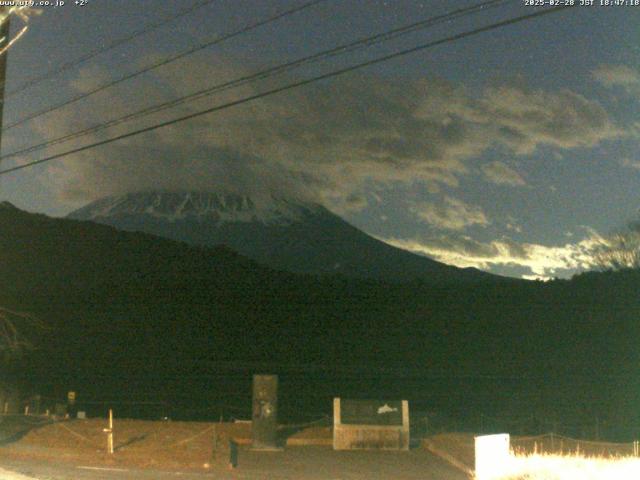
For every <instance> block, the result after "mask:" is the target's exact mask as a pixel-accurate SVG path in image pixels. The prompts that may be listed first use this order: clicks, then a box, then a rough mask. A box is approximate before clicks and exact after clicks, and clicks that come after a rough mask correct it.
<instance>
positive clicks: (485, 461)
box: [475, 433, 510, 480]
mask: <svg viewBox="0 0 640 480" xmlns="http://www.w3.org/2000/svg"><path fill="white" fill-rule="evenodd" d="M475 444H476V445H475V447H476V479H477V480H493V479H496V478H500V477H501V476H503V475H505V474H506V473H508V471H509V464H510V454H509V446H510V445H509V434H508V433H501V434H498V435H483V436H481V437H475Z"/></svg>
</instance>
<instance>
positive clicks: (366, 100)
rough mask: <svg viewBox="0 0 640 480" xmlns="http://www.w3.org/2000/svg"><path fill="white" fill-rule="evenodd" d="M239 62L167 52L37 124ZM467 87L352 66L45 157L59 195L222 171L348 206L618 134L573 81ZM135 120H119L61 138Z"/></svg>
mask: <svg viewBox="0 0 640 480" xmlns="http://www.w3.org/2000/svg"><path fill="white" fill-rule="evenodd" d="M185 71H189V72H190V74H189V75H184V72H185ZM246 72H247V71H246V70H245V69H242V68H239V67H238V66H237V65H236V64H234V63H233V62H231V61H229V60H228V59H225V58H219V59H217V60H216V59H214V60H210V61H208V62H207V63H203V62H191V63H190V62H182V63H176V64H171V65H169V66H167V67H166V68H163V69H160V70H159V71H157V72H155V73H153V74H149V75H148V77H146V80H142V79H141V80H139V81H138V82H136V83H135V84H134V85H132V86H130V87H126V86H122V88H117V89H114V90H108V91H105V92H102V93H101V94H99V95H96V96H94V97H91V99H90V101H87V102H83V103H82V104H81V105H80V104H78V105H76V106H74V108H73V109H68V110H65V111H63V112H56V115H52V116H48V117H44V118H41V119H39V121H37V122H34V124H33V125H34V131H33V132H32V133H34V134H35V135H36V136H38V137H40V138H41V139H45V140H46V139H50V138H53V137H57V136H59V135H61V134H64V133H67V132H69V131H74V130H77V129H78V127H79V126H81V125H86V124H94V123H98V122H100V121H104V120H105V119H109V118H116V117H118V116H120V115H123V114H125V113H128V112H131V111H132V110H136V109H139V108H141V107H143V106H148V105H153V104H155V103H158V102H160V101H162V100H166V99H167V98H175V97H177V96H179V95H184V94H185V93H188V92H193V91H194V90H197V89H199V88H202V86H203V85H212V84H218V83H220V82H224V81H227V80H229V79H232V78H237V77H240V76H242V75H245V74H246ZM192 73H193V74H192ZM94 75H99V72H98V73H96V72H94V71H93V70H92V71H91V72H90V74H87V72H86V71H83V70H81V71H80V72H79V74H78V76H77V78H75V79H74V80H72V82H71V85H72V86H73V88H74V89H76V90H77V91H80V92H82V91H86V90H87V89H88V88H90V87H91V86H92V85H90V83H91V82H92V79H93V78H95V77H94ZM286 81H290V79H286V78H280V79H271V80H268V81H266V82H264V83H261V84H256V85H245V86H243V87H241V88H240V89H238V90H226V91H224V92H221V93H220V95H218V96H216V97H213V98H202V99H199V100H198V101H197V102H193V103H189V104H185V105H181V106H179V107H177V108H176V109H174V110H173V111H171V112H163V113H157V114H155V115H153V116H151V117H149V118H146V119H141V120H138V121H136V123H135V124H134V125H135V127H137V128H139V127H144V126H147V125H151V124H153V123H156V122H159V121H162V120H167V119H170V118H173V117H175V116H178V115H183V114H188V113H192V112H194V111H197V110H203V109H206V108H208V107H212V106H215V105H219V104H223V103H226V102H230V101H234V100H237V99H240V98H243V97H245V96H247V95H252V94H255V93H256V92H259V91H263V90H265V89H268V88H271V87H273V86H276V85H281V84H282V83H283V82H286ZM140 92H144V95H140ZM473 93H474V94H473V95H470V94H469V93H468V92H466V91H465V89H464V88H463V87H459V86H454V85H451V84H448V83H446V82H442V81H437V80H430V79H421V80H417V81H407V80H405V81H402V82H394V81H389V80H383V79H380V78H375V77H372V76H370V75H367V76H364V75H350V76H345V77H340V78H337V79H335V80H334V81H333V82H330V83H327V82H325V83H323V84H315V85H309V86H306V87H304V88H301V89H295V90H290V91H287V92H284V93H281V94H278V95H274V96H270V97H264V98H261V99H259V100H255V101H253V102H250V103H246V104H243V105H239V106H236V107H233V108H229V109H226V110H224V111H220V112H216V113H213V114H211V115H207V116H202V117H198V118H195V119H193V120H191V121H189V122H183V123H178V124H174V125H171V126H169V127H165V128H163V129H161V130H156V131H153V132H150V133H147V134H145V135H141V136H137V137H131V138H128V139H126V140H124V141H120V142H118V143H117V144H112V145H108V146H105V147H100V148H97V149H93V150H90V151H87V152H85V153H82V154H78V155H74V156H73V157H69V158H66V159H65V160H63V161H61V162H60V163H57V164H56V165H53V164H52V166H51V167H50V168H49V170H48V175H50V176H52V177H53V178H54V181H55V182H56V185H57V188H58V189H59V191H60V192H61V195H62V197H63V198H66V199H68V200H73V201H74V202H80V201H81V199H84V200H86V201H89V200H93V199H95V198H97V197H98V196H102V195H107V194H110V193H120V192H122V191H123V190H134V189H139V188H154V187H156V186H157V187H164V188H173V189H183V190H184V189H216V188H219V187H220V185H223V186H224V188H225V189H236V190H240V189H244V193H249V194H251V193H252V191H253V189H256V190H258V191H264V190H265V189H266V188H273V189H280V190H282V189H284V190H286V191H288V192H289V191H291V190H293V191H294V192H301V191H304V192H306V193H305V194H306V195H308V196H311V197H314V198H316V199H317V200H318V201H322V202H323V203H325V204H328V206H330V207H331V208H334V209H335V210H337V211H348V210H357V209H360V208H362V207H363V206H364V205H366V200H365V199H366V197H367V196H366V195H365V192H366V191H367V187H368V186H370V185H372V184H380V185H389V184H392V183H396V182H399V183H403V184H412V183H416V182H418V183H421V184H423V185H425V186H426V187H427V188H428V189H429V190H431V191H438V188H439V186H442V185H445V186H448V187H452V188H453V187H457V186H458V184H459V179H460V178H461V177H463V176H465V175H468V174H469V172H470V171H471V170H470V168H469V163H470V162H471V161H473V159H475V158H477V157H478V156H480V155H481V154H482V153H484V152H485V151H487V149H489V148H491V147H496V146H500V147H503V148H505V149H507V151H508V152H511V153H512V154H514V155H516V156H517V155H526V154H530V153H532V152H533V151H535V150H536V149H537V148H539V147H543V146H551V147H554V148H556V149H571V148H576V147H585V146H593V145H596V144H598V143H600V142H602V141H605V140H607V139H612V138H616V137H617V136H619V135H620V134H621V132H620V131H619V129H617V128H616V127H615V125H614V124H613V122H612V121H611V119H610V118H609V116H608V114H607V112H606V111H605V110H604V109H603V108H602V106H600V105H599V104H598V103H597V102H595V101H593V100H589V99H587V98H585V97H583V96H581V95H578V94H576V93H574V92H571V91H569V90H561V91H549V92H545V91H542V90H533V89H527V88H523V87H515V86H510V85H504V86H501V87H497V88H494V87H491V88H486V89H484V90H483V91H480V92H475V91H474V92H473ZM132 128H133V127H132V124H125V125H120V126H117V127H114V128H113V129H111V130H109V132H107V133H105V132H102V133H96V134H93V135H91V136H89V137H87V138H85V139H83V140H82V141H76V142H71V143H69V144H67V145H65V148H64V149H67V148H71V147H74V146H78V145H82V144H87V143H90V142H92V141H96V140H102V139H104V138H108V137H111V136H114V135H116V134H119V133H123V132H126V131H128V130H130V129H132ZM8 141H11V140H8ZM60 150H62V149H61V148H58V149H54V150H51V151H49V152H48V153H52V152H54V151H60ZM232 158H233V159H235V160H234V161H231V160H230V159H232ZM25 160H26V159H19V160H18V161H25ZM486 170H487V172H488V173H486V172H485V175H487V176H491V178H493V179H494V180H499V181H501V182H502V183H506V184H509V185H514V184H520V183H521V182H523V181H524V180H523V179H522V178H521V177H520V176H519V175H518V174H517V172H515V171H513V170H512V169H510V168H509V167H507V166H506V165H503V164H499V163H497V162H494V163H493V164H490V165H489V166H488V167H486ZM222 175H225V176H227V178H226V179H224V180H223V178H222ZM263 175H266V176H267V181H266V182H263V181H262V178H263ZM247 189H248V191H247ZM442 208H445V209H448V211H453V212H454V217H455V214H456V213H462V214H464V213H465V211H464V208H462V207H460V206H459V205H458V206H456V205H454V204H452V203H450V202H449V203H445V206H444V207H442ZM456 209H457V210H456ZM442 213H443V212H442V211H441V212H440V213H438V212H433V211H432V212H431V214H430V213H429V212H428V209H427V211H426V212H425V215H427V217H429V218H431V219H435V220H436V221H437V220H438V219H441V218H444V217H446V215H444V216H443V215H442ZM445 213H446V212H445ZM466 213H469V212H466ZM471 213H472V215H471V218H472V219H473V218H474V215H473V210H472V211H471ZM463 223H464V222H463ZM472 223H475V224H485V223H486V219H482V217H481V216H479V215H478V214H475V220H472ZM456 226H457V225H455V223H454V224H452V228H455V227H456Z"/></svg>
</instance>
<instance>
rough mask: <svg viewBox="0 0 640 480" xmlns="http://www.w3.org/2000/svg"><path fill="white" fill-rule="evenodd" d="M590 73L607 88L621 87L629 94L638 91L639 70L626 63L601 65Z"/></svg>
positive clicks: (639, 85)
mask: <svg viewBox="0 0 640 480" xmlns="http://www.w3.org/2000/svg"><path fill="white" fill-rule="evenodd" d="M592 75H593V78H594V79H595V80H596V81H597V82H599V83H600V84H602V85H603V86H605V87H607V88H617V87H621V88H622V89H624V90H625V91H626V92H627V93H629V94H633V95H637V94H639V93H640V72H639V71H638V70H635V69H633V68H630V67H628V66H626V65H601V66H600V67H598V68H597V69H596V70H594V71H593V72H592Z"/></svg>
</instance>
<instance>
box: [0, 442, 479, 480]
mask: <svg viewBox="0 0 640 480" xmlns="http://www.w3.org/2000/svg"><path fill="white" fill-rule="evenodd" d="M0 453H1V452H0ZM0 467H2V468H5V469H7V470H11V471H14V472H18V473H21V474H24V475H26V476H28V477H31V478H37V479H39V480H134V479H135V480H137V479H141V480H145V479H149V480H151V479H157V480H168V479H176V478H184V479H207V480H210V479H212V478H215V479H220V480H227V479H246V480H388V479H393V480H418V479H419V480H469V479H468V477H467V476H466V475H465V474H464V473H462V472H460V471H459V470H457V469H455V468H453V467H451V466H450V465H449V464H448V463H445V462H444V461H443V460H441V459H440V458H438V457H436V456H434V455H432V454H430V453H429V452H427V451H425V450H422V449H416V450H412V451H409V452H372V451H367V452H362V451H360V452H353V451H351V452H335V451H333V450H332V449H331V448H328V447H293V448H287V449H286V450H285V451H282V452H255V451H251V450H249V449H246V448H243V449H241V450H240V455H239V461H238V467H237V468H236V469H234V470H228V469H225V468H216V469H213V470H209V471H206V470H203V471H202V472H176V471H159V470H138V469H133V468H131V469H130V468H124V467H121V468H106V467H97V466H96V467H93V466H91V465H71V464H64V463H53V462H51V461H43V460H28V461H27V460H18V459H13V458H9V457H6V456H4V455H1V456H0ZM0 480H5V478H4V477H1V476H0ZM6 480H14V478H12V477H11V476H8V477H7V479H6ZM15 480H18V479H17V478H16V479H15ZM21 480H22V479H21Z"/></svg>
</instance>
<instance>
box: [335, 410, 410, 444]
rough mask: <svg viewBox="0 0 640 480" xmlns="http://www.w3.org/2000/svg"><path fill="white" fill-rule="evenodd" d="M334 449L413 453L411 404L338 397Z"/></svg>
mask: <svg viewBox="0 0 640 480" xmlns="http://www.w3.org/2000/svg"><path fill="white" fill-rule="evenodd" d="M333 449H334V450H409V402H408V401H407V400H396V401H376V400H341V399H340V398H334V399H333Z"/></svg>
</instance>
